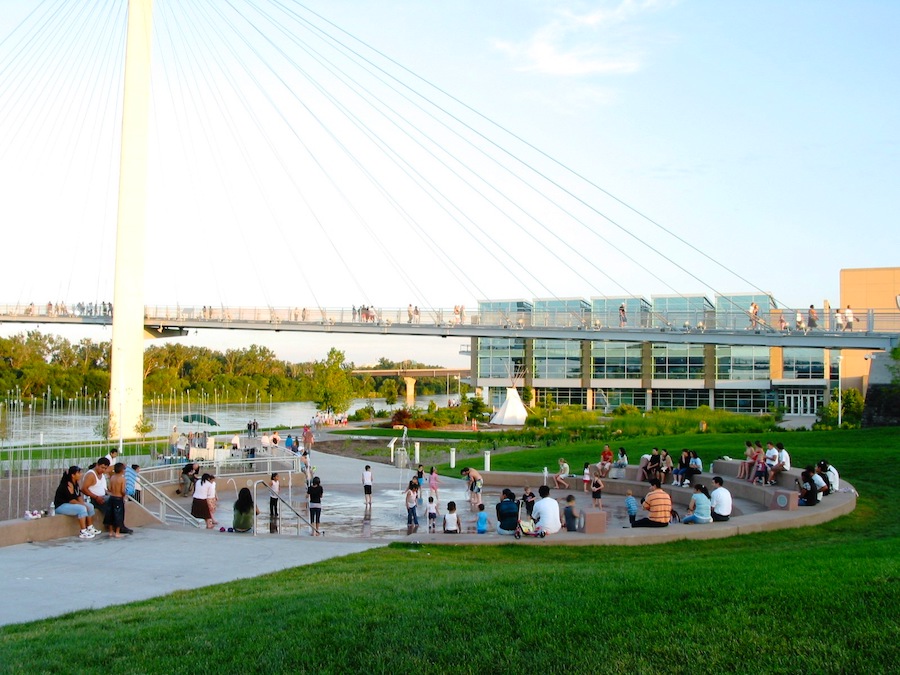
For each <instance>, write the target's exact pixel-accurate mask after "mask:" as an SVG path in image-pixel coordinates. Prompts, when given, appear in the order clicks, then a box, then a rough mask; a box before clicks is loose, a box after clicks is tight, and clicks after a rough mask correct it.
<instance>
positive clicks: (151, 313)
mask: <svg viewBox="0 0 900 675" xmlns="http://www.w3.org/2000/svg"><path fill="white" fill-rule="evenodd" d="M835 310H836V308H833V309H832V310H831V311H826V310H825V308H821V307H818V308H816V311H817V313H818V316H819V319H818V326H817V328H816V329H814V330H817V331H826V332H843V331H844V330H854V331H863V332H873V331H874V332H900V312H898V311H897V310H896V309H892V308H877V309H876V308H858V309H854V310H853V317H854V321H853V322H852V324H847V323H844V324H843V325H841V324H839V323H838V322H837V317H836V314H835ZM798 312H799V313H800V315H801V316H802V318H803V321H802V324H803V326H804V328H800V327H799V326H798V325H797V321H796V315H797V313H798ZM4 316H5V317H10V318H19V319H21V318H34V319H37V320H42V321H43V320H63V321H69V320H76V319H77V320H83V321H84V322H88V323H110V322H111V320H112V317H111V315H109V314H97V313H93V314H87V313H84V311H79V310H78V309H77V306H71V305H70V306H66V305H59V306H56V305H54V306H49V305H29V304H22V303H19V304H6V305H0V317H4ZM807 316H808V308H806V307H799V308H782V309H773V310H769V311H767V312H763V313H760V314H759V316H758V317H756V318H755V319H752V318H751V315H750V312H749V311H748V310H744V309H737V308H732V309H728V310H719V311H716V310H710V309H702V310H693V311H668V312H658V311H653V310H648V311H642V312H639V313H638V314H635V315H633V316H629V317H628V323H627V324H626V325H625V326H621V327H620V319H619V315H618V312H617V311H613V310H603V311H593V310H590V309H584V310H572V309H552V310H528V311H513V312H507V311H499V310H485V311H477V310H476V311H470V310H465V309H461V310H458V308H453V309H445V308H427V309H420V311H419V314H418V316H416V317H413V319H412V320H411V319H410V318H409V314H408V309H407V308H406V307H371V308H368V309H367V310H365V311H361V310H360V309H358V308H354V307H350V308H348V307H238V306H236V307H230V306H224V305H220V306H218V307H212V306H201V307H195V306H187V307H182V306H180V305H175V306H168V305H148V306H147V307H145V308H144V319H145V321H146V322H147V323H148V324H153V323H154V322H160V323H161V324H165V323H168V322H198V321H200V322H207V321H208V322H210V323H253V324H298V325H299V324H304V323H305V324H320V325H334V324H360V325H364V324H375V325H384V326H391V325H394V324H426V325H432V326H447V327H453V326H464V325H471V326H502V327H506V328H581V329H584V330H592V329H593V330H599V329H610V328H612V329H620V330H626V331H627V330H639V329H647V328H662V329H673V330H680V329H684V328H690V329H692V330H697V329H701V330H708V331H736V330H748V329H749V330H760V331H768V332H780V331H783V330H789V331H797V330H804V331H805V330H808V327H805V324H806V320H807ZM782 317H784V319H785V324H786V327H785V326H784V325H783V324H782V322H781V318H782Z"/></svg>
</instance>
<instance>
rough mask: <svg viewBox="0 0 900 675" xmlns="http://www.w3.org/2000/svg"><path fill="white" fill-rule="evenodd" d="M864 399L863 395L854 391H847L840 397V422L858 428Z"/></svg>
mask: <svg viewBox="0 0 900 675" xmlns="http://www.w3.org/2000/svg"><path fill="white" fill-rule="evenodd" d="M865 403H866V402H865V399H863V395H862V394H860V393H859V391H857V390H856V389H848V390H847V391H845V392H844V394H843V396H841V407H842V408H843V415H842V416H841V417H842V421H843V422H844V423H845V424H849V425H850V426H853V427H858V426H859V425H860V424H861V423H862V416H863V408H864V407H865Z"/></svg>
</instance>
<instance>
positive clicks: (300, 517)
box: [253, 480, 324, 537]
mask: <svg viewBox="0 0 900 675" xmlns="http://www.w3.org/2000/svg"><path fill="white" fill-rule="evenodd" d="M260 484H262V485H264V486H265V487H266V492H268V493H269V497H276V498H277V499H278V501H279V502H281V503H282V504H284V505H285V506H286V507H287V508H288V509H290V510H291V512H292V513H293V514H294V515H295V516H297V519H298V520H302V521H303V522H304V523H306V524H307V525H309V527H310V529H312V523H311V522H309V520H307V519H306V518H305V517H303V515H301V514H300V512H299V511H297V509H295V508H294V506H293V504H291V503H290V502H289V501H288V500H286V499H285V498H284V497H282V496H281V495H280V494H276V493H275V492H274V491H273V490H272V486H271V485H269V484H268V483H267V482H266V481H264V480H258V481H256V482H255V483H254V484H253V501H254V503H255V504H257V505H258V504H259V501H258V500H257V498H256V488H257V486H259V485H260ZM278 519H279V521H280V520H281V515H280V512H279V516H278ZM258 521H259V514H258V513H254V515H253V536H254V537H255V536H256V530H257V526H258ZM279 524H280V522H279ZM320 532H322V530H320ZM322 533H323V534H324V532H322ZM297 534H298V535H299V534H300V527H299V526H298V527H297Z"/></svg>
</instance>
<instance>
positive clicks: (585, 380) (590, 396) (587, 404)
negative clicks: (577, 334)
mask: <svg viewBox="0 0 900 675" xmlns="http://www.w3.org/2000/svg"><path fill="white" fill-rule="evenodd" d="M593 344H594V343H593V342H591V341H590V340H582V341H581V386H582V388H583V389H584V409H585V410H587V411H588V412H590V411H591V410H593V409H594V390H593V389H591V374H592V371H593V368H592V365H593V362H592V359H591V356H592V349H591V346H592V345H593Z"/></svg>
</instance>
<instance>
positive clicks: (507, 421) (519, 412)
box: [491, 387, 528, 426]
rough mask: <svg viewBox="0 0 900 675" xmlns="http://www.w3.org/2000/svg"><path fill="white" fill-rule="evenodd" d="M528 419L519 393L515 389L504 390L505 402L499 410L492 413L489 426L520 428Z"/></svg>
mask: <svg viewBox="0 0 900 675" xmlns="http://www.w3.org/2000/svg"><path fill="white" fill-rule="evenodd" d="M527 417H528V411H527V410H525V405H524V404H523V403H522V399H521V398H520V397H519V392H518V391H517V390H516V388H515V387H507V388H506V400H505V401H504V402H503V405H502V406H500V410H498V411H497V412H496V413H494V416H493V417H492V418H491V424H498V425H501V426H521V425H523V424H525V419H526V418H527Z"/></svg>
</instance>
